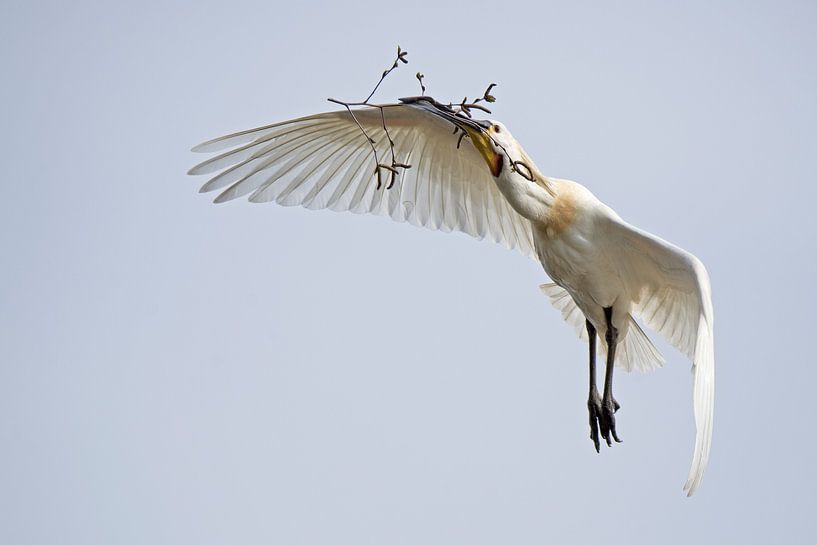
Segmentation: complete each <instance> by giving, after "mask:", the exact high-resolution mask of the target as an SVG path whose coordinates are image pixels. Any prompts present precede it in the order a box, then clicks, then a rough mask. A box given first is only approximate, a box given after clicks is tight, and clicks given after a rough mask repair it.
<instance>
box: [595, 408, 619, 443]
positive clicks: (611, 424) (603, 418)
mask: <svg viewBox="0 0 817 545" xmlns="http://www.w3.org/2000/svg"><path fill="white" fill-rule="evenodd" d="M620 408H621V405H619V404H618V401H616V400H615V398H613V396H609V397H606V398H605V399H604V400H602V402H601V407H600V413H599V417H598V419H599V428H600V430H601V436H602V437H603V438H604V440H605V441H607V446H608V447H611V446H613V443H612V441H611V438H612V439H613V440H615V442H616V443H621V439H619V438H618V434H617V433H616V417H615V414H616V411H618V410H619V409H620ZM596 450H598V447H596Z"/></svg>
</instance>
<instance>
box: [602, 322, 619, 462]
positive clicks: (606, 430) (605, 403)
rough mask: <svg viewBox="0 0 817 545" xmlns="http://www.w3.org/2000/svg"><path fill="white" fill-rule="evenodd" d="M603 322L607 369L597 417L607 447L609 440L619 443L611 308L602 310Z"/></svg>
mask: <svg viewBox="0 0 817 545" xmlns="http://www.w3.org/2000/svg"><path fill="white" fill-rule="evenodd" d="M604 320H605V321H606V325H607V332H606V334H605V339H606V340H607V369H606V371H605V375H604V396H603V397H602V400H601V416H600V417H599V427H601V436H602V437H604V440H605V441H607V446H608V447H609V446H612V443H611V441H610V438H611V437H612V438H613V439H615V441H616V443H621V439H619V438H618V434H617V433H616V417H615V412H616V411H617V410H618V409H619V404H618V402H617V401H616V400H615V399H614V398H613V368H614V367H615V361H616V344H617V343H618V330H617V329H616V328H615V327H614V326H613V308H612V307H607V308H605V309H604Z"/></svg>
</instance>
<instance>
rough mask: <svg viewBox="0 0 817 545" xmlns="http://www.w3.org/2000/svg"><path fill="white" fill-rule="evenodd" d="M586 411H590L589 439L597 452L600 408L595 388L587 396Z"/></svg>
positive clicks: (599, 398) (599, 399)
mask: <svg viewBox="0 0 817 545" xmlns="http://www.w3.org/2000/svg"><path fill="white" fill-rule="evenodd" d="M587 412H588V413H590V439H592V440H593V445H594V446H595V447H596V452H599V445H600V443H599V421H600V419H601V412H602V408H601V397H599V393H598V392H597V391H596V389H595V388H593V391H592V392H590V397H589V398H587Z"/></svg>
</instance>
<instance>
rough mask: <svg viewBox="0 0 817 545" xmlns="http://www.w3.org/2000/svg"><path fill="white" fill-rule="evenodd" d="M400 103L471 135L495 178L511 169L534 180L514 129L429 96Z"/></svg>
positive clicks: (409, 98) (472, 141) (403, 100)
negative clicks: (472, 116) (458, 110)
mask: <svg viewBox="0 0 817 545" xmlns="http://www.w3.org/2000/svg"><path fill="white" fill-rule="evenodd" d="M400 102H402V103H404V104H412V105H415V106H417V107H420V108H423V109H424V110H427V111H430V112H431V113H433V114H434V115H437V116H439V117H442V118H443V119H445V120H447V121H449V122H451V123H453V124H454V126H456V127H457V128H458V129H460V130H461V131H462V132H463V133H465V134H466V135H467V136H468V138H469V139H470V140H471V143H472V144H473V145H474V148H476V150H477V151H478V152H479V154H480V155H482V157H483V159H485V162H486V163H488V168H489V169H490V170H491V174H493V175H494V176H495V177H499V176H500V174H501V173H502V171H503V170H504V169H505V168H508V169H509V170H512V171H514V172H517V173H519V174H521V175H522V176H523V177H525V178H527V179H528V180H531V181H533V179H534V175H533V172H532V171H531V167H530V165H529V164H528V163H529V160H528V159H527V155H526V154H525V152H524V150H522V148H521V146H520V145H519V143H518V142H517V141H516V139H515V138H514V137H513V136H512V135H511V133H510V131H508V129H507V128H506V127H505V125H503V124H502V123H500V122H499V121H494V120H491V119H472V118H470V117H467V116H464V115H462V114H461V112H457V111H455V110H454V109H452V107H451V106H450V105H445V104H441V103H439V102H437V101H436V100H434V99H433V98H431V97H427V96H421V97H408V98H401V99H400ZM520 165H521V166H520Z"/></svg>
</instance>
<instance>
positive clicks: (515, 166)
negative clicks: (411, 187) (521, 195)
mask: <svg viewBox="0 0 817 545" xmlns="http://www.w3.org/2000/svg"><path fill="white" fill-rule="evenodd" d="M407 55H408V52H407V51H403V50H402V49H401V48H400V46H398V47H397V57H395V59H394V62H393V63H392V65H391V67H390V68H389V69H388V70H384V71H383V73H382V74H381V75H380V79H379V80H378V82H377V84H376V85H375V86H374V88H373V89H372V92H371V93H369V96H367V97H366V99H365V100H363V101H362V102H345V101H342V100H337V99H334V98H329V99H327V100H329V102H333V103H335V104H339V105H341V106H343V107H344V108H346V111H347V112H349V115H350V116H351V117H352V119H353V120H354V122H355V124H356V125H357V126H358V128H359V129H360V132H361V134H363V136H364V137H365V138H366V141H367V142H368V143H369V146H371V148H372V154H373V155H374V160H375V168H374V175H375V176H376V177H377V186H376V188H375V189H380V188H381V187H382V186H383V171H387V172H388V173H389V174H388V175H389V183H388V184H387V185H386V189H391V188H392V187H393V186H394V184H395V182H396V181H397V176H399V175H400V174H401V172H402V171H404V170H406V169H409V168H411V165H408V164H405V163H402V162H400V161H398V160H397V154H396V153H395V152H394V145H395V144H394V140H393V139H392V137H391V133H389V128H388V125H387V124H386V113H385V108H386V106H387V105H385V104H372V103H370V102H369V101H370V100H371V99H372V97H373V96H374V94H375V93H376V92H377V90H378V89H379V88H380V84H382V83H383V80H385V79H386V77H387V76H388V75H389V74H390V73H391V72H392V71H393V70H394V69H396V68H398V67H399V66H400V63H403V64H408V60H407V59H406V56H407ZM415 77H416V78H417V81H418V82H419V83H420V91H421V93H422V96H423V97H425V96H426V94H425V93H426V86H425V83H424V82H423V78H425V76H424V75H423V74H421V73H420V72H417V74H416V76H415ZM494 87H496V83H491V84H490V85H488V87H487V89H485V92H484V93H482V96H481V97H480V98H477V99H475V100H474V101H473V102H469V101H468V97H467V96H466V97H464V98H463V99H462V101H460V102H459V103H458V104H454V103H451V102H449V103H448V104H441V103H439V102H437V101H436V100H434V99H433V98H431V97H428V98H427V99H426V100H428V99H430V100H431V101H432V103H433V104H434V105H435V106H436V107H438V108H443V109H448V111H449V112H450V113H451V114H453V115H455V116H460V117H463V118H467V119H471V118H472V115H471V110H479V111H481V112H484V113H487V114H490V113H491V110H489V109H488V108H486V107H485V106H483V105H482V104H480V102H488V103H493V102H496V98H495V97H494V96H493V95H492V94H491V91H492V90H493V88H494ZM353 106H357V107H369V108H377V109H379V110H380V122H381V127H382V128H383V132H384V133H385V135H386V140H388V142H389V151H390V153H391V163H390V164H386V163H382V162H381V161H380V157H379V155H378V153H377V147H376V146H375V144H376V142H375V140H374V139H373V138H372V137H371V136H369V133H367V132H366V129H364V128H363V125H362V124H361V123H360V121H359V120H358V118H357V116H355V113H354V111H353V110H352V107H353ZM457 132H459V133H460V135H459V138H458V139H457V149H459V148H460V145H461V144H462V141H463V139H465V138H470V137H469V135H468V133H467V132H466V131H464V130H462V129H461V128H460V127H458V126H456V125H455V126H454V132H453V135H456V134H457ZM494 144H495V145H496V146H497V147H499V148H500V149H501V150H502V153H503V154H504V155H505V156H506V157H507V158H508V163H509V164H510V166H511V170H512V171H513V172H516V173H518V174H519V175H520V176H522V177H523V178H525V179H526V180H528V181H531V182H533V181H535V176H534V174H533V169H532V168H531V167H530V166H529V165H528V164H526V163H525V162H523V161H519V160H515V159H513V158H512V157H511V155H510V153H508V150H507V149H506V148H505V146H503V145H502V144H500V143H498V142H496V141H495V140H494Z"/></svg>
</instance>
